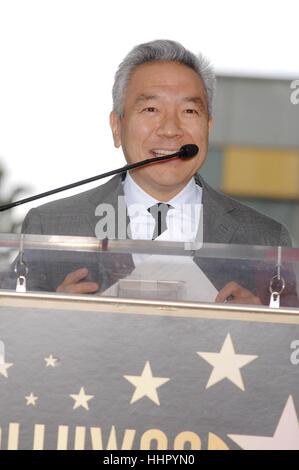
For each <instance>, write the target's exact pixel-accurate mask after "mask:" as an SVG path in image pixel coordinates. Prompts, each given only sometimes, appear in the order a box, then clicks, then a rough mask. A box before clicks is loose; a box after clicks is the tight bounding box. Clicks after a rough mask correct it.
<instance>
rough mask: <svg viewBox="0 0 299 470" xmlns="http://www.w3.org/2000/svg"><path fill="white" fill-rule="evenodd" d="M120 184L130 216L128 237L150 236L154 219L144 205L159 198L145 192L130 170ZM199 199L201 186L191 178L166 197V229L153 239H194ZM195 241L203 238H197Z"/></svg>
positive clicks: (191, 240) (197, 220) (197, 225)
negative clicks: (129, 235)
mask: <svg viewBox="0 0 299 470" xmlns="http://www.w3.org/2000/svg"><path fill="white" fill-rule="evenodd" d="M123 188H124V194H125V200H126V205H127V208H128V216H129V218H130V229H131V238H132V239H133V240H152V237H153V232H154V228H155V220H154V218H153V216H152V215H151V214H150V213H149V212H148V210H147V209H148V208H149V207H151V206H153V205H154V204H156V203H158V202H161V201H158V200H157V199H155V198H153V197H152V196H150V195H149V194H147V193H146V192H145V191H144V190H143V189H142V188H141V187H140V186H139V185H138V184H137V183H135V181H134V180H133V178H132V177H131V175H130V173H127V176H126V179H125V180H124V182H123ZM201 202H202V188H201V187H200V186H199V185H198V184H196V182H195V179H194V178H192V179H191V180H190V181H189V183H188V184H187V185H186V186H185V187H184V188H183V189H182V190H181V191H180V192H179V193H178V194H177V195H176V196H174V197H173V198H172V199H170V200H169V201H167V204H170V205H171V206H172V207H173V209H169V211H168V213H167V216H166V224H167V230H165V231H164V232H163V233H161V235H160V236H159V237H157V238H156V240H160V241H181V242H193V241H195V238H196V235H197V233H198V227H199V222H200V217H201ZM197 241H202V240H200V239H199V240H198V238H197Z"/></svg>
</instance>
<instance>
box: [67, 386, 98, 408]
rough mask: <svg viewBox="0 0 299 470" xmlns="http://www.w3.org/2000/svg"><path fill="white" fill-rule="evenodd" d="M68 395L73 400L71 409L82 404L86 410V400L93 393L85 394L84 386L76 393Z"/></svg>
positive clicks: (90, 397)
mask: <svg viewBox="0 0 299 470" xmlns="http://www.w3.org/2000/svg"><path fill="white" fill-rule="evenodd" d="M70 397H71V398H72V399H73V400H75V403H74V406H73V410H75V409H76V408H79V407H80V406H82V408H85V409H86V410H89V407H88V402H89V400H91V399H92V398H93V397H94V395H86V393H85V390H84V387H81V388H80V392H79V393H78V394H77V395H70Z"/></svg>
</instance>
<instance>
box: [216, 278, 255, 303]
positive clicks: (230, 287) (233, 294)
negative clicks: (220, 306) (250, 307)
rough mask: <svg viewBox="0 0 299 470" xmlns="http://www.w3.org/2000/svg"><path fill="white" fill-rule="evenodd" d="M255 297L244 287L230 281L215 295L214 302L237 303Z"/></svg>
mask: <svg viewBox="0 0 299 470" xmlns="http://www.w3.org/2000/svg"><path fill="white" fill-rule="evenodd" d="M250 297H255V296H254V295H253V294H252V292H250V291H249V290H248V289H245V287H242V286H240V284H237V283H236V282H234V281H232V282H229V283H228V284H226V285H225V286H224V287H223V288H222V289H221V290H220V291H219V292H218V294H217V296H216V299H215V302H225V301H226V302H230V303H232V302H234V303H239V302H238V301H240V300H241V299H247V298H250Z"/></svg>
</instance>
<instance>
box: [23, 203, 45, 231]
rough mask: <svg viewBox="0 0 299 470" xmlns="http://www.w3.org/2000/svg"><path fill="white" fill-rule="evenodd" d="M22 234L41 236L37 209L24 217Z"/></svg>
mask: <svg viewBox="0 0 299 470" xmlns="http://www.w3.org/2000/svg"><path fill="white" fill-rule="evenodd" d="M21 232H22V233H28V234H37V235H38V234H40V235H42V234H43V229H42V221H41V217H40V214H39V211H38V210H37V209H31V210H30V211H29V212H28V214H27V215H26V217H25V219H24V221H23V224H22V229H21Z"/></svg>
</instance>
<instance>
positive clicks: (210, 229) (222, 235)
mask: <svg viewBox="0 0 299 470" xmlns="http://www.w3.org/2000/svg"><path fill="white" fill-rule="evenodd" d="M195 181H196V182H197V184H200V185H201V186H202V190H203V191H202V204H203V211H202V216H201V217H202V220H201V223H200V224H199V229H200V226H202V227H203V242H204V243H230V242H231V239H232V237H233V235H234V233H235V231H236V230H237V228H238V226H239V224H238V223H237V222H236V221H235V219H234V218H233V212H234V210H235V206H234V204H233V201H232V200H231V199H229V198H224V197H223V195H220V194H219V193H217V191H215V190H214V189H212V188H211V187H210V186H209V185H208V184H207V183H206V182H205V181H204V180H203V178H202V177H201V176H199V175H198V174H197V175H196V176H195Z"/></svg>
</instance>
